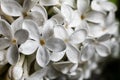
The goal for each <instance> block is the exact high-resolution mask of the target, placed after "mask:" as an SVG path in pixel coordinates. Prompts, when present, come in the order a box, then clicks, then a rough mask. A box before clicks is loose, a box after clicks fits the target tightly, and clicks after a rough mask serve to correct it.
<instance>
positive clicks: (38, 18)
mask: <svg viewBox="0 0 120 80" xmlns="http://www.w3.org/2000/svg"><path fill="white" fill-rule="evenodd" d="M25 18H26V19H32V20H33V21H35V22H36V23H37V24H38V26H43V24H44V23H45V19H44V16H43V15H42V14H41V13H40V12H38V11H32V12H30V13H29V14H28V16H26V17H25Z"/></svg>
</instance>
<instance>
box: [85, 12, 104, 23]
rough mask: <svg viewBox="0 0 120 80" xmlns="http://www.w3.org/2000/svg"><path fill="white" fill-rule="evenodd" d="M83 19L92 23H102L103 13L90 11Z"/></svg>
mask: <svg viewBox="0 0 120 80" xmlns="http://www.w3.org/2000/svg"><path fill="white" fill-rule="evenodd" d="M85 19H86V20H88V21H90V22H93V23H99V24H102V25H104V22H105V15H104V14H102V13H100V12H97V11H91V12H89V13H88V14H87V17H86V18H85Z"/></svg>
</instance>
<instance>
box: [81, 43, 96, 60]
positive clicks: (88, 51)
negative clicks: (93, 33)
mask: <svg viewBox="0 0 120 80" xmlns="http://www.w3.org/2000/svg"><path fill="white" fill-rule="evenodd" d="M94 53H95V48H94V47H93V46H92V45H87V46H86V47H84V48H83V49H82V51H81V60H82V61H87V60H89V59H91V58H92V57H93V55H94Z"/></svg>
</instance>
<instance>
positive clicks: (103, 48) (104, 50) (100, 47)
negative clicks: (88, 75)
mask: <svg viewBox="0 0 120 80" xmlns="http://www.w3.org/2000/svg"><path fill="white" fill-rule="evenodd" d="M95 49H96V51H97V53H98V54H99V55H100V56H102V57H106V56H108V55H109V54H110V50H109V49H108V47H106V46H105V45H103V44H98V45H96V46H95Z"/></svg>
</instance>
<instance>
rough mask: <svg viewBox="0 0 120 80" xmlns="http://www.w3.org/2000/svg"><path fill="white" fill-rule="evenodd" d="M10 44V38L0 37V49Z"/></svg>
mask: <svg viewBox="0 0 120 80" xmlns="http://www.w3.org/2000/svg"><path fill="white" fill-rule="evenodd" d="M9 45H10V40H8V39H4V38H0V50H2V49H5V48H7V47H8V46H9Z"/></svg>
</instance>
